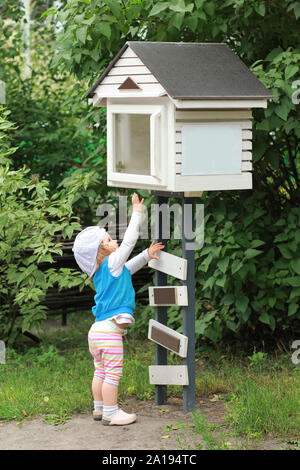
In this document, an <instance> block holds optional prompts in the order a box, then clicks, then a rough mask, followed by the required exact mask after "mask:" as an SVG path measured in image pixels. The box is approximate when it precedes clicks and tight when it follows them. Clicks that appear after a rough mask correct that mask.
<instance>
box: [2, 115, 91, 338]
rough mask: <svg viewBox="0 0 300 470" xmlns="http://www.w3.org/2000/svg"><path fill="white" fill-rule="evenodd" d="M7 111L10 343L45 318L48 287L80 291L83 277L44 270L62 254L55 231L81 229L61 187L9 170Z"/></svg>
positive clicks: (5, 234) (5, 274)
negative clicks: (51, 192) (51, 188)
mask: <svg viewBox="0 0 300 470" xmlns="http://www.w3.org/2000/svg"><path fill="white" fill-rule="evenodd" d="M8 114H9V113H8V111H7V110H4V109H3V107H1V108H0V258H1V263H0V299H1V311H0V337H1V338H2V339H3V340H4V341H9V342H11V343H13V342H14V340H15V338H16V337H17V335H18V332H19V330H20V329H21V330H22V331H23V332H24V331H26V330H29V329H30V328H32V327H37V326H39V325H40V323H41V320H43V319H45V318H46V311H47V309H46V307H45V306H44V305H42V301H43V300H44V299H45V296H46V292H47V289H48V288H49V287H52V286H53V285H54V284H57V285H58V287H59V288H60V289H61V288H63V287H67V286H68V287H72V286H79V288H80V289H82V288H83V287H84V285H85V284H86V282H87V277H86V275H84V274H83V273H79V272H77V271H76V272H73V270H71V269H62V270H58V271H55V270H53V269H51V268H47V267H48V266H49V263H53V255H57V254H62V250H61V247H62V244H61V243H57V242H56V241H55V238H54V235H55V234H56V233H57V232H59V233H61V234H62V236H63V237H68V238H69V237H71V236H72V234H73V231H74V230H78V229H80V228H81V227H80V225H79V224H78V222H77V221H76V220H75V218H74V217H73V215H72V199H73V197H74V195H73V194H72V193H71V192H70V193H69V194H67V193H66V191H61V192H60V193H56V194H54V195H53V196H50V195H49V187H48V186H49V185H48V182H47V181H46V180H40V179H39V178H38V177H36V176H35V175H30V170H29V169H26V168H25V167H23V168H21V169H19V170H12V169H11V168H10V157H11V155H12V154H13V152H14V149H13V148H10V147H9V142H8V141H7V139H6V133H8V132H12V131H13V129H14V127H13V125H12V124H11V123H10V122H8V121H7V118H8ZM78 190H79V185H77V191H78Z"/></svg>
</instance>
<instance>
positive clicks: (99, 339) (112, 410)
mask: <svg viewBox="0 0 300 470" xmlns="http://www.w3.org/2000/svg"><path fill="white" fill-rule="evenodd" d="M143 202H144V199H142V200H141V202H140V201H139V197H138V195H137V194H136V193H134V194H133V196H132V206H133V211H132V216H131V220H130V223H129V225H128V227H127V230H126V232H125V235H124V239H123V241H122V243H121V245H120V247H119V246H118V242H117V240H112V239H111V237H110V236H109V234H108V233H107V232H106V231H105V230H104V229H103V228H100V227H98V226H92V227H87V228H86V229H84V230H83V231H82V232H80V233H79V234H78V235H77V237H76V239H75V241H74V246H73V252H74V256H75V259H76V261H77V263H78V265H79V266H80V268H81V269H82V270H83V271H84V272H86V273H87V274H88V275H89V277H90V279H93V282H94V286H95V289H96V295H95V297H94V300H95V305H94V307H93V308H92V311H93V314H94V315H95V323H94V324H93V325H92V326H91V328H90V331H89V334H88V342H89V350H90V352H91V354H92V356H93V358H94V366H95V372H94V377H93V381H92V392H93V397H94V411H93V417H94V419H95V420H101V419H102V423H103V424H104V425H109V426H113V425H125V424H131V423H133V422H135V421H136V415H135V414H128V413H125V412H124V411H123V410H121V409H120V408H119V407H118V404H117V402H118V386H119V381H120V379H121V377H122V369H123V335H124V329H125V328H127V327H128V326H130V325H131V324H132V323H134V321H135V320H134V313H133V311H134V308H135V292H134V288H133V285H132V280H131V275H132V274H134V273H135V272H136V271H138V270H139V269H141V268H142V267H143V266H144V265H145V264H146V263H147V262H148V261H149V260H150V259H158V257H157V256H155V253H156V252H158V251H159V250H162V249H163V248H164V245H162V244H161V243H155V242H154V241H153V242H152V243H151V245H150V247H149V248H147V249H145V250H144V251H142V252H141V253H140V254H139V255H137V256H135V257H134V258H132V259H130V260H129V261H127V259H128V257H129V255H130V253H131V252H132V250H133V248H134V246H135V244H136V241H137V239H138V236H139V225H140V220H141V216H142V210H143Z"/></svg>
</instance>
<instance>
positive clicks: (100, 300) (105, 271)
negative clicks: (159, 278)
mask: <svg viewBox="0 0 300 470" xmlns="http://www.w3.org/2000/svg"><path fill="white" fill-rule="evenodd" d="M93 281H94V286H95V289H96V295H95V297H94V300H95V303H96V305H94V307H92V312H93V314H94V315H95V317H96V318H95V321H101V320H105V319H106V318H111V317H113V316H114V315H117V314H118V313H130V314H131V315H133V310H134V308H135V291H134V288H133V285H132V280H131V273H130V271H129V269H127V268H126V266H124V267H123V270H122V273H121V274H120V275H119V276H113V275H112V274H111V272H110V270H109V267H108V257H106V258H105V259H104V261H103V262H102V264H101V265H100V267H99V268H98V269H97V271H96V273H95V275H94V278H93Z"/></svg>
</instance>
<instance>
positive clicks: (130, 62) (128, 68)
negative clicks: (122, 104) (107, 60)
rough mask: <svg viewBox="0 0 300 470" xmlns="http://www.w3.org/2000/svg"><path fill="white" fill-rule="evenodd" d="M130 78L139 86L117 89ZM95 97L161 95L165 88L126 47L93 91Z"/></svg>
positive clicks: (163, 93) (164, 92)
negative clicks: (137, 87)
mask: <svg viewBox="0 0 300 470" xmlns="http://www.w3.org/2000/svg"><path fill="white" fill-rule="evenodd" d="M127 77H130V78H132V80H134V81H135V83H136V84H137V85H139V87H140V88H141V89H140V90H138V89H127V90H124V89H123V90H122V89H121V90H119V86H120V85H121V84H122V83H123V82H124V81H125V80H126V79H127ZM95 93H96V95H97V98H98V100H99V98H102V97H103V98H115V97H119V96H122V97H123V96H130V97H152V96H153V97H154V96H163V95H165V94H166V90H165V89H164V88H163V87H162V86H161V84H160V83H159V82H158V80H157V79H156V78H155V77H154V76H153V75H152V73H151V72H150V70H149V69H148V68H147V67H145V65H144V64H143V62H142V61H141V60H140V59H139V58H138V56H137V55H136V54H135V53H134V52H133V50H132V49H130V47H128V48H127V49H126V50H125V52H124V54H123V55H122V57H120V59H119V60H118V61H117V62H116V63H115V65H114V67H113V68H112V69H111V70H110V72H109V73H108V75H107V76H106V77H105V78H104V79H103V81H102V82H101V83H100V85H99V86H98V88H97V89H96V91H95Z"/></svg>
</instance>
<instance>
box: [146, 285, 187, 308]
mask: <svg viewBox="0 0 300 470" xmlns="http://www.w3.org/2000/svg"><path fill="white" fill-rule="evenodd" d="M148 291H149V305H151V306H152V307H156V306H161V305H180V306H186V305H188V299H187V287H186V286H173V287H171V286H155V287H154V286H151V287H149V288H148Z"/></svg>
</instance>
